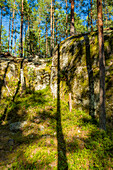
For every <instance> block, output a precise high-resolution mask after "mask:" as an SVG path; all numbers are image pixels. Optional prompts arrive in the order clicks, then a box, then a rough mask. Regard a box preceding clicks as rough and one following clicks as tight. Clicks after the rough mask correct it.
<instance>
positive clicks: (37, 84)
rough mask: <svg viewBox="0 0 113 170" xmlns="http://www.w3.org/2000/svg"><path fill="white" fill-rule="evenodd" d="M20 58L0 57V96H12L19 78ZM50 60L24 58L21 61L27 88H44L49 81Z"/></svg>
mask: <svg viewBox="0 0 113 170" xmlns="http://www.w3.org/2000/svg"><path fill="white" fill-rule="evenodd" d="M21 61H22V59H21V58H16V57H12V56H6V55H5V56H1V57H0V96H1V98H4V97H8V96H14V94H15V92H16V89H17V88H18V87H17V86H18V82H19V80H20V71H21V68H20V63H21ZM50 63H51V60H49V59H46V60H44V59H39V58H38V56H37V57H35V58H34V59H25V60H24V62H23V76H24V79H25V85H26V88H27V89H28V90H41V89H44V88H45V87H46V86H47V85H49V82H50V67H49V65H50Z"/></svg>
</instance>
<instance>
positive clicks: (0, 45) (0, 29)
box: [0, 6, 2, 53]
mask: <svg viewBox="0 0 113 170" xmlns="http://www.w3.org/2000/svg"><path fill="white" fill-rule="evenodd" d="M0 8H1V22H0V53H1V50H2V42H1V41H2V6H1V7H0Z"/></svg>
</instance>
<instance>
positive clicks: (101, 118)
mask: <svg viewBox="0 0 113 170" xmlns="http://www.w3.org/2000/svg"><path fill="white" fill-rule="evenodd" d="M97 14H98V41H99V67H100V112H99V126H100V129H103V130H106V112H105V56H104V37H103V20H102V0H97Z"/></svg>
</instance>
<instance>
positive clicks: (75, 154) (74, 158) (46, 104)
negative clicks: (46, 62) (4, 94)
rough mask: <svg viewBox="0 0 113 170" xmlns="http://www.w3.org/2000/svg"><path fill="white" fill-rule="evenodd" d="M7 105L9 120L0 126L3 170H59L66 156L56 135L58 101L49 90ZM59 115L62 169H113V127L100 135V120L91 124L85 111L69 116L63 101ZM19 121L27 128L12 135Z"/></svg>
mask: <svg viewBox="0 0 113 170" xmlns="http://www.w3.org/2000/svg"><path fill="white" fill-rule="evenodd" d="M8 102H9V104H8V108H7V120H6V121H4V122H3V121H1V125H0V160H1V161H0V169H9V170H12V169H15V170H21V169H22V170H23V169H29V170H32V169H34V170H35V169H36V170H37V169H39V170H41V169H44V170H45V169H47V170H48V169H53V170H55V169H57V167H58V161H61V162H62V160H58V156H60V158H62V159H64V152H63V151H60V149H58V143H59V145H60V142H61V141H62V140H60V138H58V133H60V131H59V132H58V131H57V129H58V128H57V120H58V118H57V110H58V108H57V100H56V99H53V98H52V95H51V93H50V89H49V88H46V89H45V90H42V91H37V92H33V93H30V92H27V93H26V94H23V96H21V97H20V96H19V95H18V96H16V99H15V102H11V103H10V100H9V101H8V99H7V103H8ZM2 106H3V102H1V108H2ZM3 110H4V109H3ZM1 114H2V113H1ZM60 114H61V122H60V123H61V124H60V126H61V127H60V128H61V129H62V134H61V133H60V134H61V135H63V137H64V142H65V145H66V150H65V153H66V157H65V159H66V160H64V164H60V163H59V165H60V167H59V168H60V169H61V170H62V169H65V163H67V164H68V169H70V170H75V169H86V170H88V169H100V170H103V169H105V170H107V169H109V170H111V169H113V142H112V140H113V130H112V127H111V126H112V125H111V124H109V122H107V131H106V132H104V131H100V130H99V128H98V119H97V120H95V121H94V120H92V118H91V117H90V116H89V115H88V113H86V112H85V111H79V110H75V109H73V110H72V112H71V113H70V112H69V108H68V103H67V102H66V100H64V99H61V100H60ZM17 121H20V122H21V121H26V122H27V124H25V126H24V127H23V128H21V129H20V130H17V131H14V132H13V131H10V128H9V127H10V124H11V123H13V122H17ZM11 140H12V141H13V144H11V142H10V141H11ZM61 145H62V144H61ZM58 152H59V154H58Z"/></svg>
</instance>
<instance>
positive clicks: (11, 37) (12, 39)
mask: <svg viewBox="0 0 113 170" xmlns="http://www.w3.org/2000/svg"><path fill="white" fill-rule="evenodd" d="M14 17H15V0H14V8H13V18H12V31H11V53H12V46H13V32H14V30H13V25H14Z"/></svg>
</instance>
